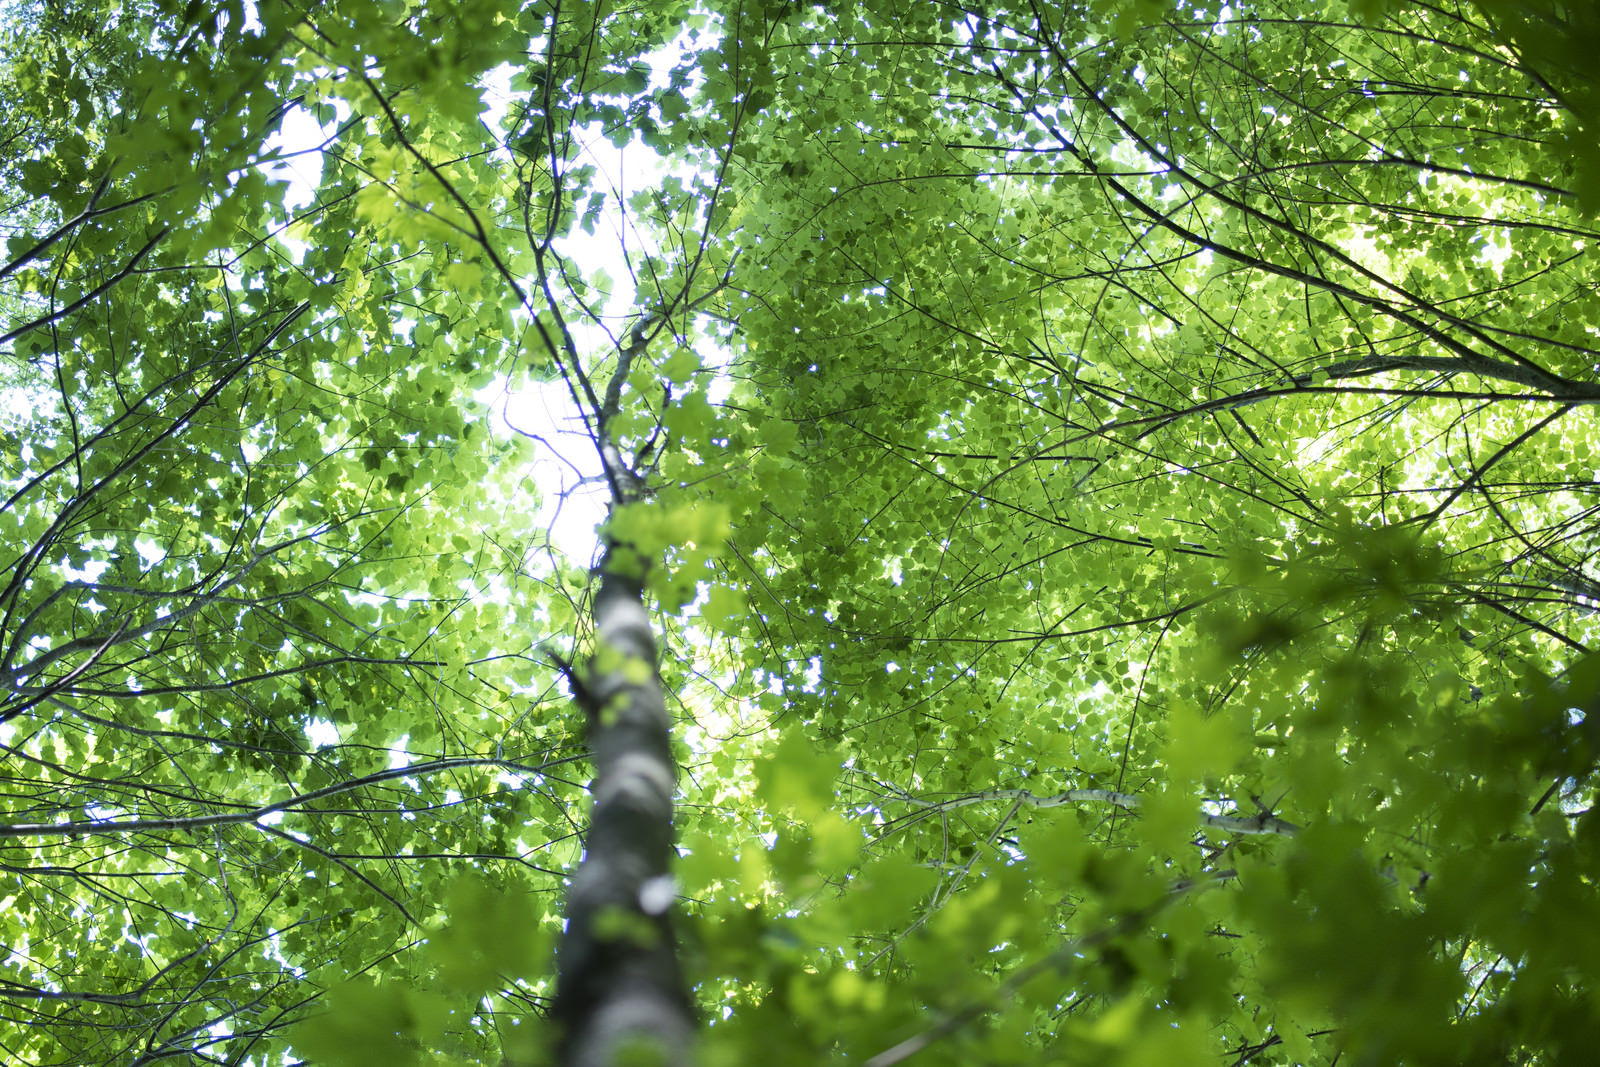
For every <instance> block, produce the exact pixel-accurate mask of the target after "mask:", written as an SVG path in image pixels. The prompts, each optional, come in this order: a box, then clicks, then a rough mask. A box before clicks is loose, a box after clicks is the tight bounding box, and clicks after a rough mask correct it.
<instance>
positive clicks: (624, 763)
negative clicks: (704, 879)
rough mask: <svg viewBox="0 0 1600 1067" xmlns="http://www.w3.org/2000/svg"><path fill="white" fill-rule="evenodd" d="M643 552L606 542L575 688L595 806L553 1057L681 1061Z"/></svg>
mask: <svg viewBox="0 0 1600 1067" xmlns="http://www.w3.org/2000/svg"><path fill="white" fill-rule="evenodd" d="M642 571H643V562H642V561H640V560H638V558H637V557H636V556H635V555H634V554H633V553H632V552H631V551H629V550H627V549H619V548H618V547H617V546H615V545H609V544H608V545H607V547H606V555H605V560H604V562H603V563H602V565H601V577H600V586H599V589H598V590H597V592H596V594H595V601H594V620H595V631H596V648H595V653H594V655H593V657H592V658H591V659H590V661H589V663H588V664H587V665H586V667H585V668H584V669H583V670H581V671H580V672H578V673H577V675H576V676H575V678H574V684H573V688H574V691H575V696H576V697H577V700H578V703H579V705H580V706H581V707H582V708H583V710H584V714H585V717H586V719H587V722H588V731H589V742H590V748H591V750H592V751H593V753H594V762H595V778H594V782H593V784H592V786H591V791H592V792H593V794H594V812H593V815H592V817H591V819H590V824H589V835H588V840H587V842H586V844H585V849H584V857H583V861H582V862H581V863H580V864H579V866H578V872H577V874H576V875H575V876H574V877H573V880H572V887H571V889H570V891H569V894H568V898H567V929H566V932H565V934H564V935H563V937H562V942H561V948H560V968H559V975H558V978H557V987H556V1003H555V1011H554V1017H555V1020H556V1022H557V1024H558V1025H559V1026H560V1028H561V1039H560V1045H559V1046H558V1050H557V1060H558V1062H559V1063H560V1064H562V1065H563V1067H612V1065H613V1064H616V1063H618V1062H622V1061H621V1060H620V1058H619V1054H621V1053H622V1052H623V1051H624V1050H626V1049H628V1048H630V1047H633V1046H635V1045H649V1046H650V1047H651V1048H653V1049H654V1050H655V1056H656V1057H657V1058H656V1059H653V1060H651V1059H644V1060H637V1059H632V1058H629V1059H627V1060H626V1062H630V1063H632V1062H646V1063H649V1062H655V1063H659V1064H661V1065H663V1067H680V1065H686V1064H687V1063H688V1062H689V1045H690V1038H691V1034H692V1033H693V1017H692V1011H691V1008H690V1001H689V995H688V992H687V990H686V988H685V986H684V981H683V974H682V971H681V969H680V967H679V964H678V958H677V950H676V944H675V942H674V939H673V934H672V926H671V914H670V913H671V908H672V904H673V902H674V900H675V899H676V897H677V888H676V885H675V884H674V882H673V880H672V875H671V873H670V871H671V863H672V858H673V851H672V849H673V845H672V793H673V787H674V782H675V780H676V767H675V764H674V762H673V758H672V751H671V745H670V738H669V725H670V724H669V720H668V718H667V708H666V700H665V697H664V694H663V692H662V687H661V676H660V672H659V669H658V665H657V660H656V643H655V638H654V635H653V634H652V632H651V630H650V617H649V615H648V614H647V613H646V611H645V608H644V580H643V577H642Z"/></svg>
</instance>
